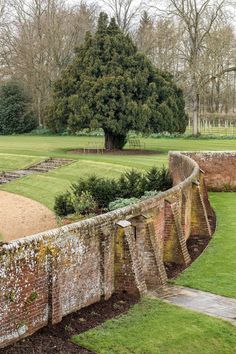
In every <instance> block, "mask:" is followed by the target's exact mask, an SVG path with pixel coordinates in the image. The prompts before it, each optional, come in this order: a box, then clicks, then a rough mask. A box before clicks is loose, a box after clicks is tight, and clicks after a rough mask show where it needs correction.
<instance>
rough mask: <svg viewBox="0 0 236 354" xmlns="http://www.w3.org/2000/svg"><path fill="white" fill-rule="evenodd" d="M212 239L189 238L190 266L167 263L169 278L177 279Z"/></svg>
mask: <svg viewBox="0 0 236 354" xmlns="http://www.w3.org/2000/svg"><path fill="white" fill-rule="evenodd" d="M210 240H211V238H210V237H199V236H196V237H190V238H189V239H188V240H187V248H188V252H189V255H190V258H191V263H190V264H189V265H188V266H184V265H182V264H176V263H166V264H165V268H166V273H167V277H168V279H176V278H177V277H178V275H179V274H180V273H181V272H183V271H184V270H185V269H186V268H187V267H190V266H191V264H192V263H193V262H194V261H195V259H197V258H198V257H199V256H200V255H201V254H202V252H203V251H204V250H205V248H206V247H207V246H208V244H209V242H210Z"/></svg>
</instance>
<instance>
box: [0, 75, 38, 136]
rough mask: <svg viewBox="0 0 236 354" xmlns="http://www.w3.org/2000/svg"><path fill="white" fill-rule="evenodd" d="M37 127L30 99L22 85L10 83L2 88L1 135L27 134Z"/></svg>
mask: <svg viewBox="0 0 236 354" xmlns="http://www.w3.org/2000/svg"><path fill="white" fill-rule="evenodd" d="M36 127H37V120H36V117H35V115H34V114H33V113H32V109H31V100H30V97H29V96H28V95H27V93H26V92H25V90H24V88H23V87H22V86H21V84H20V83H18V82H15V81H9V82H6V83H4V84H2V85H1V87H0V134H2V135H6V134H21V133H27V132H30V131H31V130H33V129H34V128H36Z"/></svg>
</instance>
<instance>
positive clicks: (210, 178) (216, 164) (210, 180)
mask: <svg viewBox="0 0 236 354" xmlns="http://www.w3.org/2000/svg"><path fill="white" fill-rule="evenodd" d="M184 154H185V155H187V156H189V157H191V158H192V159H194V160H195V161H196V162H197V163H198V165H199V166H200V168H201V169H202V170H203V171H204V173H205V176H204V178H205V182H206V185H207V189H208V190H209V191H218V192H221V191H236V152H235V151H224V152H215V151H214V152H185V153H184Z"/></svg>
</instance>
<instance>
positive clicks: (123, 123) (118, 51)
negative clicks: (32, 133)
mask: <svg viewBox="0 0 236 354" xmlns="http://www.w3.org/2000/svg"><path fill="white" fill-rule="evenodd" d="M47 122H48V123H47V124H48V126H49V127H50V128H51V129H53V130H55V131H59V130H61V129H63V128H65V127H67V128H69V129H70V130H71V131H72V132H76V131H78V130H79V129H82V128H102V129H103V130H104V133H105V147H106V149H113V148H118V149H120V148H122V147H123V146H124V144H125V142H126V138H127V134H128V132H129V131H130V130H135V131H138V132H163V131H168V132H171V133H172V132H180V133H182V132H184V131H185V128H186V124H187V117H186V114H185V112H184V100H183V94H182V91H181V90H180V89H179V88H177V86H176V85H175V84H174V82H173V80H172V78H171V76H170V75H169V74H166V73H161V72H160V71H159V70H157V69H156V68H155V67H154V66H153V65H152V64H151V62H150V61H149V60H148V59H147V57H146V56H145V55H144V54H142V53H139V52H138V51H137V48H136V46H135V45H134V44H133V42H132V40H131V38H130V37H129V36H128V35H125V34H124V33H123V32H122V31H121V30H120V29H119V28H118V26H117V25H116V23H115V20H114V19H112V20H111V21H110V23H109V22H108V17H107V15H106V14H104V13H101V14H100V17H99V21H98V28H97V32H96V34H95V35H94V36H91V35H90V34H88V35H87V37H86V41H85V44H84V45H82V46H81V47H79V48H78V49H77V51H76V56H75V58H74V59H73V61H72V63H71V64H70V65H69V66H68V67H67V69H65V70H64V71H63V73H62V75H61V78H60V79H59V80H58V81H57V82H56V83H55V86H54V91H53V96H52V102H51V104H50V106H49V108H48V119H47Z"/></svg>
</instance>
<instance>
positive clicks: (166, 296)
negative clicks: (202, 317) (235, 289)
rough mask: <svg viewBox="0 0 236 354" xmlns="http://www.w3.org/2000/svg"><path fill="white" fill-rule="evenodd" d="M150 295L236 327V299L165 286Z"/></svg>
mask: <svg viewBox="0 0 236 354" xmlns="http://www.w3.org/2000/svg"><path fill="white" fill-rule="evenodd" d="M149 295H151V296H155V297H159V298H161V299H163V300H165V301H167V302H169V303H172V304H175V305H178V306H181V307H184V308H188V309H191V310H194V311H197V312H201V313H204V314H206V315H210V316H213V317H218V318H221V319H224V320H226V321H230V322H231V323H233V324H234V325H236V299H231V298H228V297H224V296H219V295H215V294H211V293H208V292H204V291H201V290H196V289H191V288H187V287H183V286H171V285H169V286H165V287H163V288H161V289H159V290H158V291H157V292H150V293H149Z"/></svg>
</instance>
